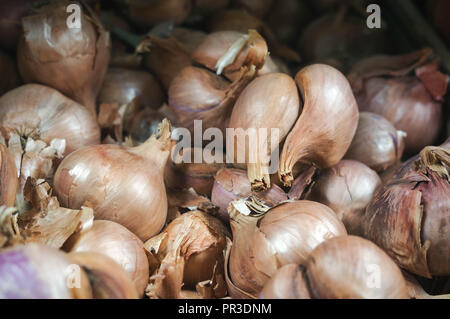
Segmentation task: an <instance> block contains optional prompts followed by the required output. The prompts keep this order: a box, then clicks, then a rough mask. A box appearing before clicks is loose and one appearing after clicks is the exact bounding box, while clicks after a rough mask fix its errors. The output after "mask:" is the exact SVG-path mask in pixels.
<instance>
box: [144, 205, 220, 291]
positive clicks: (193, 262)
mask: <svg viewBox="0 0 450 319" xmlns="http://www.w3.org/2000/svg"><path fill="white" fill-rule="evenodd" d="M227 236H229V234H228V230H226V228H225V227H224V226H223V225H222V223H221V222H220V221H219V220H218V219H216V218H214V217H212V216H210V215H208V214H207V213H204V212H201V211H198V210H195V211H190V212H187V213H185V214H182V215H181V216H179V217H178V218H176V219H174V220H173V221H172V222H171V223H170V224H169V225H168V226H167V227H166V228H165V229H164V231H163V232H162V233H161V234H159V235H158V236H157V238H158V239H157V238H152V239H150V240H149V241H148V242H146V243H145V248H146V250H147V252H148V253H149V254H151V255H152V256H154V257H156V258H157V260H159V261H160V265H158V269H157V271H156V272H155V273H154V274H152V278H151V280H152V279H154V280H155V283H153V285H154V286H153V287H151V288H150V289H149V291H147V295H149V296H150V297H158V298H177V297H179V293H180V290H181V286H183V288H185V289H186V288H187V289H193V288H195V287H196V285H197V284H198V283H199V282H202V281H205V280H212V278H213V276H218V277H219V285H222V286H223V287H225V281H224V278H223V264H224V261H223V258H224V251H225V248H226V237H227ZM161 237H162V240H161V241H160V242H159V243H158V244H157V247H154V246H153V244H154V242H155V240H157V241H158V240H160V239H159V238H161ZM178 267H180V268H178ZM216 267H217V269H219V270H218V271H217V269H216V273H215V271H214V269H215V268H216ZM164 275H166V277H167V278H163V277H164ZM159 277H161V278H162V279H161V280H160V278H159ZM164 288H165V289H164ZM223 293H224V291H222V294H223ZM218 297H223V296H218Z"/></svg>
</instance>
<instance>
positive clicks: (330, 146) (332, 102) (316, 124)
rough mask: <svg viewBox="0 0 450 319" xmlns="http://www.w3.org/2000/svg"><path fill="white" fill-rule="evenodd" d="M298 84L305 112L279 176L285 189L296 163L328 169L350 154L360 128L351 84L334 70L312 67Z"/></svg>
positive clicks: (301, 73)
mask: <svg viewBox="0 0 450 319" xmlns="http://www.w3.org/2000/svg"><path fill="white" fill-rule="evenodd" d="M295 81H296V82H297V85H298V87H299V89H300V92H301V95H302V97H303V102H304V105H303V111H302V113H301V115H300V117H299V118H298V120H297V122H296V123H295V125H294V127H293V128H292V130H291V132H290V133H289V135H288V136H287V138H286V141H285V143H284V146H283V150H282V152H281V156H280V165H279V170H278V175H279V177H280V180H281V181H282V182H283V184H284V185H285V186H290V185H291V184H292V181H293V179H294V177H293V176H292V170H293V167H294V165H295V164H296V163H297V162H302V163H304V164H309V165H313V166H315V167H318V168H327V167H331V166H333V165H335V164H337V163H338V162H339V161H340V160H341V159H342V158H343V157H344V155H345V153H346V152H347V149H348V147H349V146H350V144H351V141H352V139H353V136H354V135H355V132H356V128H357V126H358V105H357V104H356V100H355V97H354V95H353V92H352V90H351V87H350V84H349V82H348V81H347V79H346V78H345V77H344V75H343V74H342V73H341V72H339V71H338V70H336V69H335V68H333V67H331V66H328V65H324V64H313V65H309V66H307V67H305V68H303V69H301V70H300V71H299V72H298V73H297V75H296V76H295Z"/></svg>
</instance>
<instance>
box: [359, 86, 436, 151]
mask: <svg viewBox="0 0 450 319" xmlns="http://www.w3.org/2000/svg"><path fill="white" fill-rule="evenodd" d="M356 98H357V101H358V105H359V107H360V110H361V111H366V112H373V113H376V114H379V115H381V116H383V117H385V118H386V119H387V120H389V121H390V122H391V123H392V124H393V125H394V126H395V128H396V129H398V130H401V131H404V132H405V133H406V138H405V143H406V146H405V151H406V152H407V153H410V154H411V153H416V152H418V151H420V150H421V149H422V148H423V147H424V146H426V145H431V144H433V143H434V142H435V140H436V138H437V136H438V134H439V132H440V128H441V123H442V105H441V103H440V102H436V101H434V100H433V99H432V97H431V96H430V94H429V93H428V92H427V90H426V89H425V87H424V86H423V85H422V83H421V82H420V81H419V80H418V79H416V78H412V77H405V78H396V79H385V78H381V77H375V78H371V79H368V80H366V83H365V89H364V91H362V92H361V93H359V94H356Z"/></svg>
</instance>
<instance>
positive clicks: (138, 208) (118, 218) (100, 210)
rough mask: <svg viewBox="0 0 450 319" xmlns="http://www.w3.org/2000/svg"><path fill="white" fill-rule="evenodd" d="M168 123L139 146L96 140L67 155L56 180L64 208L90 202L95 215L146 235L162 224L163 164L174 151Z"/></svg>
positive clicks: (57, 192)
mask: <svg viewBox="0 0 450 319" xmlns="http://www.w3.org/2000/svg"><path fill="white" fill-rule="evenodd" d="M170 134H171V133H170V123H169V122H168V121H167V120H163V122H162V123H161V124H160V127H159V132H158V136H156V135H153V136H152V137H150V138H149V139H148V140H147V141H146V142H145V143H143V144H141V145H139V146H137V147H133V148H130V147H125V146H119V145H95V146H91V147H85V148H83V149H80V150H78V151H77V152H74V153H72V154H71V155H70V156H67V157H66V158H65V159H64V160H63V161H62V162H61V164H60V165H59V166H58V169H57V171H56V173H55V177H54V179H53V184H54V189H55V193H56V195H57V196H58V199H59V201H60V202H61V204H62V205H63V206H65V207H69V208H75V209H77V208H79V207H81V206H82V205H83V204H84V203H85V202H89V203H90V205H91V206H92V208H93V209H94V211H95V218H96V219H106V220H112V221H115V222H117V223H119V224H121V225H123V226H125V227H127V228H128V229H129V230H130V231H132V232H133V233H135V234H136V235H137V236H138V237H140V238H141V239H142V240H147V239H149V238H150V237H152V236H154V235H156V234H157V233H158V232H159V231H160V230H161V228H162V227H163V226H164V222H165V220H166V216H167V199H166V190H165V187H164V179H163V178H164V177H163V174H164V167H165V165H166V161H167V158H168V157H169V151H170Z"/></svg>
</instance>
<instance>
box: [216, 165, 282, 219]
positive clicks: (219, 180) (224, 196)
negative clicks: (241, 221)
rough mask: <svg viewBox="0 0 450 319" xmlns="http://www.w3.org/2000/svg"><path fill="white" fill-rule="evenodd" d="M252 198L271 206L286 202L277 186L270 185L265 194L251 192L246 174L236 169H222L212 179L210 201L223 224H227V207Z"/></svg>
mask: <svg viewBox="0 0 450 319" xmlns="http://www.w3.org/2000/svg"><path fill="white" fill-rule="evenodd" d="M250 195H252V196H254V197H256V198H259V199H261V200H263V201H264V202H266V203H268V204H269V205H271V206H275V205H277V204H278V203H280V202H282V201H285V200H288V197H287V195H286V194H285V193H284V191H283V190H282V189H281V188H280V187H279V186H277V185H272V187H271V188H269V189H268V190H266V191H265V192H252V189H251V184H250V182H249V180H248V177H247V172H246V171H244V170H241V169H236V168H222V169H221V170H219V171H218V172H217V174H216V176H215V177H214V186H213V188H212V194H211V201H212V203H213V204H214V205H216V206H217V207H218V208H219V217H220V219H221V220H222V221H224V222H225V223H228V222H229V216H228V211H227V209H228V205H229V204H230V203H231V202H232V201H234V200H236V199H240V198H246V197H248V196H250Z"/></svg>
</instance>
